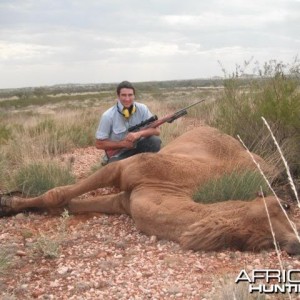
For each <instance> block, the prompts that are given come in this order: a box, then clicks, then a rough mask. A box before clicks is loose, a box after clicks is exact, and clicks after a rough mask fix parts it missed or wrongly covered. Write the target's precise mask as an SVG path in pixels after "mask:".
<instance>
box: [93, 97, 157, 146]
mask: <svg viewBox="0 0 300 300" xmlns="http://www.w3.org/2000/svg"><path fill="white" fill-rule="evenodd" d="M134 104H135V108H136V111H135V113H134V114H133V115H131V116H130V117H129V118H128V119H126V118H125V117H124V116H123V115H122V114H121V113H120V112H121V111H122V110H123V108H124V107H123V105H122V104H121V102H120V101H119V100H118V102H117V104H116V105H114V106H113V107H111V108H109V109H108V110H107V111H105V112H104V113H103V115H102V117H101V119H100V122H99V126H98V129H97V131H96V139H98V140H106V139H110V140H112V141H121V140H123V139H124V138H125V136H126V135H127V134H128V128H129V127H131V126H134V125H136V124H139V123H141V122H142V121H145V120H147V119H149V118H151V117H152V113H151V112H150V110H149V108H148V107H147V106H146V105H145V104H142V103H139V102H134Z"/></svg>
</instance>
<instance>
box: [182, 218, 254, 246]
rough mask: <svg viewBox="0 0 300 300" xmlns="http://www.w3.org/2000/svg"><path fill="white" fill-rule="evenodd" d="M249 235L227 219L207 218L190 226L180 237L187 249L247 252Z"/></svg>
mask: <svg viewBox="0 0 300 300" xmlns="http://www.w3.org/2000/svg"><path fill="white" fill-rule="evenodd" d="M248 238H249V235H248V234H246V233H245V232H244V233H242V232H240V231H239V230H238V229H237V228H236V227H235V226H234V225H233V224H232V223H231V222H230V221H228V220H227V219H225V218H218V219H216V220H214V219H212V218H205V219H203V220H202V221H200V222H198V223H195V224H193V225H192V226H190V227H189V228H188V229H187V231H186V232H185V233H184V234H183V235H182V236H181V237H180V244H181V245H182V247H183V248H185V249H191V250H195V251H196V250H205V251H218V250H222V249H225V248H233V249H237V250H245V249H244V248H245V245H246V241H247V239H248Z"/></svg>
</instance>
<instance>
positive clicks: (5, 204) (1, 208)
mask: <svg viewBox="0 0 300 300" xmlns="http://www.w3.org/2000/svg"><path fill="white" fill-rule="evenodd" d="M12 213H13V210H12V207H11V196H9V195H0V218H1V217H5V216H9V215H11V214H12Z"/></svg>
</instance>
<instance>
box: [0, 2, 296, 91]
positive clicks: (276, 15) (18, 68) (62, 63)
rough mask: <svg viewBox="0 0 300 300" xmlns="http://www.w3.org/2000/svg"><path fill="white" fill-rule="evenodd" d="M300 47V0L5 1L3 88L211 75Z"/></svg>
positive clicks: (1, 5)
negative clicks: (245, 62)
mask: <svg viewBox="0 0 300 300" xmlns="http://www.w3.org/2000/svg"><path fill="white" fill-rule="evenodd" d="M299 52H300V0H226V1H224V0H206V1H202V0H186V1H184V0H180V1H179V0H0V88H15V87H27V86H45V85H53V84H64V83H108V82H119V81H122V80H130V81H133V82H137V81H160V80H174V79H194V78H210V77H212V76H217V75H218V76H222V75H223V73H222V68H221V66H220V64H219V62H221V64H222V66H223V67H224V68H225V69H226V70H227V71H228V72H231V71H232V70H233V69H234V68H235V66H236V64H239V65H241V64H243V62H244V61H245V60H246V61H247V60H249V59H251V58H253V61H258V62H259V63H260V64H261V65H263V63H264V62H266V61H268V60H271V59H275V60H278V61H283V62H287V63H289V62H292V61H293V60H294V59H295V57H296V56H297V55H299ZM248 73H251V69H250V70H248Z"/></svg>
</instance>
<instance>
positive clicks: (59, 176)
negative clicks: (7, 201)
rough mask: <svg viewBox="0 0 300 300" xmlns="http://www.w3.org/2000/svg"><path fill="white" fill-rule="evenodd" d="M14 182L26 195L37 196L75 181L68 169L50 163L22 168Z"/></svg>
mask: <svg viewBox="0 0 300 300" xmlns="http://www.w3.org/2000/svg"><path fill="white" fill-rule="evenodd" d="M14 182H15V186H16V187H17V188H18V189H21V190H22V191H23V193H24V194H26V195H30V196H36V195H40V194H43V193H45V192H46V191H48V190H49V189H51V188H54V187H56V186H61V185H68V184H72V183H74V182H75V179H74V176H73V175H72V174H71V172H70V169H69V168H68V167H65V166H61V165H59V164H57V163H55V162H54V161H50V162H41V163H39V162H33V163H29V164H27V165H24V166H22V167H21V168H20V169H19V170H17V172H16V174H15V176H14Z"/></svg>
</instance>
